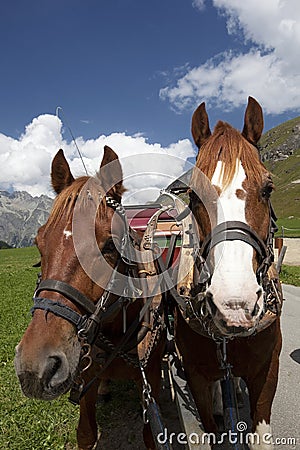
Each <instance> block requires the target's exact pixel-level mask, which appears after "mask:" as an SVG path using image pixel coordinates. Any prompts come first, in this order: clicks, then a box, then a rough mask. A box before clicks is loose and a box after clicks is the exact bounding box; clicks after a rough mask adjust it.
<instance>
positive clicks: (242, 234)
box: [200, 220, 268, 259]
mask: <svg viewBox="0 0 300 450" xmlns="http://www.w3.org/2000/svg"><path fill="white" fill-rule="evenodd" d="M234 230H235V231H234ZM236 239H238V240H240V241H244V242H246V243H247V244H249V245H251V246H252V247H253V248H254V249H255V250H256V251H257V252H258V254H259V256H260V258H261V259H264V258H266V257H267V256H268V250H267V247H266V244H265V243H264V241H263V240H262V239H261V238H260V237H259V236H258V234H257V233H256V231H254V230H253V228H251V227H249V225H247V224H246V223H244V222H240V221H236V220H234V221H227V222H222V223H220V224H219V225H217V226H216V227H215V228H214V229H213V230H212V232H211V233H209V234H208V236H206V238H205V239H204V241H203V244H202V246H201V249H200V255H201V256H202V257H203V258H204V259H206V258H207V255H208V253H209V250H210V249H211V248H213V247H214V246H216V245H217V244H219V243H220V242H224V241H227V240H229V241H233V240H236Z"/></svg>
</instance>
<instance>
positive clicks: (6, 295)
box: [0, 248, 300, 450]
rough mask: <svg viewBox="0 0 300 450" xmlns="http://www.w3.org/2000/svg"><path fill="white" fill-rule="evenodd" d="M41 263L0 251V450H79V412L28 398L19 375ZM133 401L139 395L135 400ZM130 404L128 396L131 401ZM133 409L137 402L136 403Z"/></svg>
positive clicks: (288, 275)
mask: <svg viewBox="0 0 300 450" xmlns="http://www.w3.org/2000/svg"><path fill="white" fill-rule="evenodd" d="M38 260H39V255H38V252H37V250H36V249H35V248H23V249H11V250H1V251H0V289H1V293H2V299H1V322H0V340H1V347H0V362H1V372H0V411H1V413H0V449H1V450H6V449H11V450H28V449H30V450H42V449H45V450H59V449H68V450H72V449H74V448H76V445H75V444H76V434H75V430H76V426H77V421H78V417H79V409H78V407H75V406H73V405H71V404H70V403H69V402H68V400H67V395H66V396H63V397H61V398H60V399H58V400H55V401H52V402H42V401H36V400H32V399H27V398H25V397H24V396H23V395H22V394H21V391H20V388H19V384H18V381H17V378H16V375H15V371H14V366H13V358H14V349H15V346H16V345H17V343H18V342H19V340H20V338H21V336H22V334H23V333H24V331H25V329H26V327H27V325H28V323H29V321H30V314H29V310H30V308H31V305H32V300H31V297H32V294H33V290H34V287H35V282H36V277H37V273H38V269H36V268H33V267H32V265H33V264H34V263H36V262H37V261H38ZM282 279H283V281H284V282H285V283H289V284H297V285H298V286H299V285H300V267H290V266H283V270H282ZM129 389H131V387H130V385H126V386H125V388H124V387H123V388H122V389H121V390H118V391H117V395H116V397H118V402H119V403H121V404H122V403H124V402H125V401H126V400H125V397H124V395H126V394H124V395H123V396H122V392H125V393H126V392H128V390H129ZM130 397H131V398H133V397H134V393H132V394H131V395H130ZM126 399H127V401H128V396H127V395H126ZM133 402H134V404H133V408H137V407H138V400H136V399H135V400H134V399H133ZM114 408H116V409H118V404H113V405H112V404H109V405H107V406H106V407H104V408H103V409H102V411H100V412H99V413H98V414H99V417H98V419H99V421H100V422H101V421H102V423H104V422H103V421H105V420H106V421H107V418H108V417H109V419H110V421H111V420H112V419H113V416H112V410H113V409H114Z"/></svg>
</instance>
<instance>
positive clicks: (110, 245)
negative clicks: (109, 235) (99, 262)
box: [101, 239, 116, 253]
mask: <svg viewBox="0 0 300 450" xmlns="http://www.w3.org/2000/svg"><path fill="white" fill-rule="evenodd" d="M115 250H116V247H115V244H114V241H113V240H112V239H108V240H107V241H106V242H105V244H104V247H103V249H102V250H101V253H112V252H114V251H115Z"/></svg>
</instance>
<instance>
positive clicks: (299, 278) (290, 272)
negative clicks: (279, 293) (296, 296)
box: [280, 265, 300, 286]
mask: <svg viewBox="0 0 300 450" xmlns="http://www.w3.org/2000/svg"><path fill="white" fill-rule="evenodd" d="M280 280H281V281H282V283H285V284H293V285H294V286H300V266H285V265H283V266H282V269H281V274H280Z"/></svg>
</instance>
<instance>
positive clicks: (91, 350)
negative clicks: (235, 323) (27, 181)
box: [15, 147, 164, 450]
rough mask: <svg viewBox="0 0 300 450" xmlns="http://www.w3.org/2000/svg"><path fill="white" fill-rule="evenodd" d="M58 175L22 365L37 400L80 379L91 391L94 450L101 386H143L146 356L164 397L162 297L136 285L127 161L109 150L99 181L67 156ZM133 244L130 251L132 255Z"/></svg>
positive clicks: (83, 417)
mask: <svg viewBox="0 0 300 450" xmlns="http://www.w3.org/2000/svg"><path fill="white" fill-rule="evenodd" d="M51 179H52V186H53V188H54V190H55V191H56V193H57V197H56V200H55V202H54V206H53V209H52V212H51V214H50V216H49V219H48V221H47V223H46V224H45V225H44V226H42V227H41V228H40V229H39V231H38V234H37V237H36V244H37V247H38V249H39V251H40V254H41V279H40V281H39V283H38V287H37V290H36V292H35V296H34V302H35V303H34V308H33V318H32V320H31V322H30V324H29V326H28V328H27V330H26V331H25V334H24V335H23V337H22V339H21V342H20V343H19V345H18V346H17V348H16V357H15V368H16V373H17V375H18V377H19V381H20V384H21V388H22V390H23V393H24V394H25V395H26V396H28V397H34V398H39V399H44V400H52V399H55V398H57V397H58V396H59V395H61V394H64V393H66V392H67V391H68V390H69V389H70V388H72V386H73V383H74V382H75V386H76V388H77V391H78V392H77V391H76V390H75V391H74V392H75V393H74V395H76V396H78V395H79V394H80V393H81V394H82V393H83V392H82V388H83V386H84V390H85V388H87V389H86V392H85V395H83V396H82V397H81V399H80V419H79V425H78V429H77V441H78V447H79V449H81V450H87V449H91V448H93V446H94V444H95V442H96V440H97V425H96V416H95V409H96V406H95V403H96V398H97V389H98V385H99V383H100V380H104V381H105V380H108V379H117V378H122V379H133V380H135V381H136V382H137V383H138V385H139V387H140V388H141V389H142V387H144V386H142V383H141V379H142V376H141V369H140V366H139V364H140V361H141V360H142V361H144V362H145V373H146V377H147V381H148V383H149V384H150V386H151V388H152V392H151V396H152V397H154V398H155V397H157V394H158V391H159V385H160V360H161V356H162V352H163V348H164V339H163V329H162V327H160V326H156V325H157V324H156V325H155V323H154V322H155V320H156V319H153V315H152V314H151V313H150V312H149V310H150V306H151V309H155V307H156V306H157V305H156V304H155V301H154V300H153V298H152V300H151V304H149V302H148V304H147V305H146V303H145V302H146V299H145V298H142V295H141V291H139V289H137V288H135V287H134V286H133V284H134V282H135V281H136V279H134V280H133V278H132V277H129V276H128V273H129V274H130V273H131V272H132V271H136V267H135V266H136V264H135V261H134V258H133V259H131V258H130V252H131V253H132V248H133V244H134V245H136V244H137V243H136V242H133V243H132V241H134V239H136V236H135V237H132V233H133V232H132V230H130V229H129V228H128V229H126V223H127V222H126V218H125V214H124V210H123V209H122V206H121V204H120V202H121V197H122V193H123V192H124V188H123V181H122V169H121V165H120V163H119V160H118V157H117V155H116V154H115V153H114V152H113V150H111V149H110V148H109V147H105V149H104V156H103V160H102V163H101V166H100V171H99V173H98V174H97V176H96V177H80V178H77V179H74V178H73V176H72V174H71V171H70V168H69V165H68V163H67V161H66V159H65V157H64V154H63V151H62V150H60V151H59V152H58V153H57V154H56V156H55V158H54V160H53V162H52V173H51ZM124 227H125V228H124ZM128 233H129V234H130V236H129V235H128ZM129 241H130V242H129ZM124 242H125V244H124ZM128 245H129V247H130V248H129V254H128V252H127V250H128V249H124V246H128ZM115 268H117V270H116V271H115V270H114V269H115ZM128 268H129V269H128ZM142 273H144V274H146V273H147V271H146V270H142ZM122 275H123V278H122ZM129 278H130V279H129ZM132 280H133V281H132ZM108 285H109V287H108ZM124 289H126V292H125V291H124ZM130 290H131V291H130ZM132 290H133V291H132ZM130 294H131V295H130ZM156 297H158V296H156ZM156 300H157V299H156ZM95 305H96V306H95ZM145 306H147V308H145ZM147 311H148V315H147ZM156 313H157V314H158V311H156ZM158 315H159V314H158ZM137 319H139V320H137ZM154 328H156V331H155V333H156V334H155V336H153V330H154ZM82 329H83V330H82ZM95 330H96V331H95ZM129 330H131V333H130V334H129V333H128V331H129ZM150 330H151V331H150ZM124 336H125V338H124ZM122 342H123V343H122ZM139 342H140V344H139V345H138V343H139ZM150 342H151V347H150ZM130 343H131V345H129V344H130ZM125 344H126V345H125ZM145 360H146V361H145ZM89 383H90V384H89ZM148 400H149V399H148ZM144 442H145V445H146V447H147V448H148V449H154V448H155V444H154V440H153V437H152V434H151V431H150V427H149V424H146V425H145V427H144Z"/></svg>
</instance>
